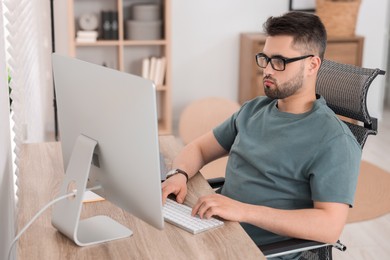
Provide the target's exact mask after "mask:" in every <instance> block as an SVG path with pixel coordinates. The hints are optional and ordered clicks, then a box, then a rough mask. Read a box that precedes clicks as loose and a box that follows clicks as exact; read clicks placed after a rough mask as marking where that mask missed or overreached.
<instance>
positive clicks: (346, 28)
mask: <svg viewBox="0 0 390 260" xmlns="http://www.w3.org/2000/svg"><path fill="white" fill-rule="evenodd" d="M360 2H361V0H317V7H316V14H317V15H318V16H319V17H320V18H321V21H322V22H323V23H324V25H325V28H326V31H327V33H328V36H338V37H340V36H353V35H355V27H356V20H357V16H358V13H359V7H360Z"/></svg>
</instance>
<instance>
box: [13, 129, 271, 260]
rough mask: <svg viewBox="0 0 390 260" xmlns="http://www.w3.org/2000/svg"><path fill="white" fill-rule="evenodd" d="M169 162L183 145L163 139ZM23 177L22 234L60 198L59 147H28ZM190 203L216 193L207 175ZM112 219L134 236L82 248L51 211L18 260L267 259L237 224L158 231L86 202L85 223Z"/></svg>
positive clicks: (193, 183) (24, 242)
mask: <svg viewBox="0 0 390 260" xmlns="http://www.w3.org/2000/svg"><path fill="white" fill-rule="evenodd" d="M160 146H161V150H162V153H163V154H164V156H165V157H166V159H167V163H169V162H170V161H171V158H172V157H173V156H175V155H176V154H177V152H178V151H179V149H180V145H178V144H177V142H176V140H175V139H174V138H173V137H172V136H162V137H160ZM20 162H21V166H20V174H19V182H20V190H19V204H18V208H19V213H18V217H19V219H18V226H19V229H21V228H22V227H23V226H24V225H25V224H26V223H27V222H28V221H29V220H30V219H31V218H32V217H33V216H34V215H35V213H36V212H38V211H39V210H40V209H41V208H42V207H43V206H45V205H46V204H47V203H48V202H49V201H51V200H52V199H53V198H55V197H56V196H57V194H58V191H59V186H60V184H61V181H62V178H63V174H64V170H63V163H62V156H61V147H60V143H54V142H53V143H39V144H26V145H24V146H23V148H22V155H21V160H20ZM188 190H189V193H188V196H187V199H186V200H187V201H186V203H187V204H189V205H193V204H194V203H195V201H196V199H197V198H198V197H199V196H200V195H203V194H209V193H211V192H213V191H212V189H211V188H210V186H208V184H207V182H206V181H205V179H204V178H203V177H202V175H200V174H197V175H196V176H195V177H194V178H192V179H191V180H190V182H189V183H188ZM97 214H105V215H109V216H110V217H112V218H113V219H115V220H116V221H118V222H120V223H122V224H124V225H125V226H127V227H129V228H130V229H131V230H133V232H134V234H133V236H131V237H129V238H125V239H121V240H117V241H112V242H109V243H103V244H100V245H95V246H90V247H78V246H77V245H75V244H74V243H73V242H72V241H71V240H69V239H68V238H66V237H65V236H63V235H62V234H61V233H59V232H58V231H57V230H56V229H55V228H53V227H52V225H51V209H49V210H47V211H46V212H44V213H43V215H42V216H41V217H39V218H38V219H37V220H36V221H35V222H34V223H33V224H32V226H31V227H30V228H29V229H28V230H27V231H26V232H25V233H24V234H23V235H22V237H21V238H20V240H19V242H18V259H29V260H31V259H33V260H34V259H265V257H264V256H263V255H262V253H261V252H260V250H259V249H258V248H257V246H256V245H255V244H254V243H253V242H252V240H251V239H250V238H249V236H248V235H247V234H246V233H245V231H244V230H243V229H242V228H241V226H240V225H239V224H238V223H236V222H227V221H226V222H225V225H224V227H222V228H219V229H215V230H211V231H208V232H204V233H201V234H198V235H192V234H190V233H188V232H186V231H184V230H181V229H179V228H177V227H175V226H172V225H171V224H169V223H165V228H164V230H162V231H161V230H157V229H155V228H153V227H151V226H149V225H148V224H146V223H144V222H142V221H141V220H139V219H137V218H135V217H133V216H132V215H130V214H129V213H127V212H125V211H123V210H121V209H120V208H118V207H117V206H115V205H113V204H111V203H110V202H108V201H103V202H94V203H86V204H84V206H83V212H82V216H81V218H85V217H89V216H92V215H97Z"/></svg>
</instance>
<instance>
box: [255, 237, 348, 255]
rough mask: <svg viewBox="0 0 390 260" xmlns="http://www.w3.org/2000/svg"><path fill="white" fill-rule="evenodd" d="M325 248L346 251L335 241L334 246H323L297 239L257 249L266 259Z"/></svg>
mask: <svg viewBox="0 0 390 260" xmlns="http://www.w3.org/2000/svg"><path fill="white" fill-rule="evenodd" d="M327 246H331V247H336V248H337V249H339V250H341V251H345V250H347V247H346V246H345V245H343V244H341V243H340V241H337V242H336V243H335V244H325V243H321V242H316V241H311V240H304V239H297V238H293V239H289V240H285V241H280V242H275V243H272V244H268V245H259V246H258V247H259V248H260V250H261V252H263V254H264V255H265V256H266V257H276V256H281V255H286V254H292V253H298V252H303V251H308V250H313V249H318V248H321V247H327Z"/></svg>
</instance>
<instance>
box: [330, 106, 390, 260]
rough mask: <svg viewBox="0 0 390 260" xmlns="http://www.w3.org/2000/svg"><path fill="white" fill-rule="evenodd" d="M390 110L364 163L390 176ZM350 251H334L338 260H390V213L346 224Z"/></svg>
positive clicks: (345, 239) (345, 237)
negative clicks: (371, 164)
mask: <svg viewBox="0 0 390 260" xmlns="http://www.w3.org/2000/svg"><path fill="white" fill-rule="evenodd" d="M389 155H390V108H386V109H385V112H384V115H383V119H382V120H381V121H380V122H379V126H378V135H376V136H369V137H368V139H367V142H366V145H365V147H364V149H363V160H366V161H368V162H371V163H373V164H375V165H377V166H379V167H381V168H382V169H384V170H386V171H387V172H389V173H390V162H389V158H390V157H389ZM389 188H390V187H389ZM340 240H341V242H342V243H343V244H345V245H346V246H347V251H345V252H340V251H338V250H337V249H333V257H334V259H335V260H344V259H349V260H350V259H354V260H366V259H367V260H372V259H378V260H382V259H384V260H385V259H390V243H389V241H390V214H387V215H384V216H382V217H379V218H377V219H374V220H370V221H363V222H358V223H353V224H347V225H346V227H345V228H344V231H343V234H342V235H341V237H340Z"/></svg>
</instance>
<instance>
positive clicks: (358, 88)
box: [316, 60, 385, 148]
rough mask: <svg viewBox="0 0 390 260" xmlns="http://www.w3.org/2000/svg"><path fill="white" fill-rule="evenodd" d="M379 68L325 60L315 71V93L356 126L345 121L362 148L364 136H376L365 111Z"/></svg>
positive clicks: (365, 137)
mask: <svg viewBox="0 0 390 260" xmlns="http://www.w3.org/2000/svg"><path fill="white" fill-rule="evenodd" d="M379 74H381V75H384V74H385V72H384V71H383V70H380V69H367V68H361V67H356V66H353V65H348V64H341V63H337V62H334V61H330V60H324V61H323V63H322V65H321V68H320V70H319V72H318V79H317V88H316V92H317V93H318V94H320V95H321V96H323V97H324V98H325V100H326V102H327V105H328V106H329V107H330V108H331V109H332V110H333V111H334V112H335V113H336V114H337V115H341V116H344V117H347V118H350V119H353V120H357V121H358V124H354V123H351V122H348V121H344V122H345V123H346V124H347V125H348V126H349V128H350V129H351V131H352V133H353V134H354V135H355V137H356V139H357V140H358V142H359V143H360V145H361V147H362V148H363V146H364V144H365V142H366V139H367V136H368V135H370V134H374V135H375V134H376V133H377V120H376V118H373V117H371V116H370V115H369V113H368V110H367V92H368V88H369V87H370V85H371V83H372V81H373V80H374V79H375V78H376V76H377V75H379Z"/></svg>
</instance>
